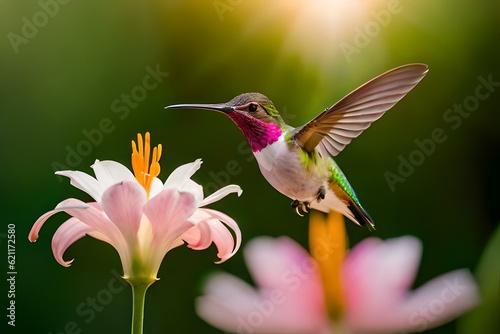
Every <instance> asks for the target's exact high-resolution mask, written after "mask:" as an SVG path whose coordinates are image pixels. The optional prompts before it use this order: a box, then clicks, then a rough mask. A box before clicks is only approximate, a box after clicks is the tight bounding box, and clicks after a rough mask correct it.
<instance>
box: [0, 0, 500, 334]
mask: <svg viewBox="0 0 500 334" xmlns="http://www.w3.org/2000/svg"><path fill="white" fill-rule="evenodd" d="M44 13H45V14H44ZM499 22H500V5H499V2H498V1H495V0H491V1H473V0H464V1H453V0H440V1H431V0H427V1H424V0H422V1H410V0H401V1H386V0H380V1H361V0H360V1H354V0H351V1H348V0H344V1H340V0H337V1H306V0H303V1H298V0H297V1H257V0H221V1H212V0H210V1H195V0H190V1H181V0H177V1H153V0H148V1H106V2H102V1H67V0H65V1H63V0H59V2H56V1H55V0H52V1H49V0H41V1H35V0H27V1H22V2H20V1H14V0H3V1H0V31H1V33H0V34H1V35H2V36H4V37H3V38H2V39H1V42H0V52H1V62H0V106H1V112H0V126H1V131H0V136H1V139H0V147H1V154H2V160H3V163H2V164H1V167H0V168H1V175H2V189H3V191H2V192H3V200H2V202H1V203H2V204H1V206H2V207H1V212H2V218H1V221H2V224H1V226H2V227H1V230H0V241H1V247H2V254H6V234H7V227H6V226H7V224H15V226H16V238H17V243H16V247H17V249H16V261H17V262H16V270H17V273H18V274H17V281H16V306H17V308H16V311H17V313H16V315H17V316H16V328H15V330H14V331H13V332H15V333H54V334H55V333H65V332H72V331H74V330H75V329H74V328H72V327H73V326H75V327H76V328H78V329H80V330H81V333H127V332H129V328H130V318H131V293H130V289H129V288H128V287H125V288H123V289H119V288H118V287H119V285H116V289H117V290H119V291H117V292H116V293H113V294H112V295H111V297H110V300H109V303H108V304H107V305H104V306H103V307H102V309H101V308H99V311H96V312H95V314H94V315H93V316H91V314H90V312H88V313H85V315H83V316H82V315H81V311H82V310H83V311H88V310H90V309H91V308H90V307H89V306H88V305H85V304H86V303H87V301H88V299H87V298H95V297H96V296H97V295H99V293H101V295H100V296H101V297H102V296H104V295H103V293H104V292H101V291H102V290H103V289H107V287H108V283H109V282H110V281H111V280H112V279H113V277H114V275H113V273H114V272H115V273H116V272H118V273H121V265H120V262H119V259H118V256H117V254H116V252H115V250H114V249H112V248H111V247H110V246H108V245H107V244H104V243H103V242H100V241H97V240H94V239H91V238H84V239H82V240H80V241H79V242H77V243H76V244H75V245H73V246H71V247H70V248H69V250H68V251H67V253H66V256H65V258H67V259H71V258H75V262H74V263H73V265H72V266H71V267H70V268H63V267H62V266H60V265H59V264H57V263H56V261H55V260H54V258H53V256H52V253H51V248H50V245H51V237H52V235H53V233H54V231H55V230H56V228H57V227H58V226H59V224H60V223H62V222H63V221H64V220H65V219H66V218H67V217H66V216H65V215H64V214H60V215H57V216H55V217H54V218H52V219H51V220H50V221H49V222H48V223H47V224H46V226H45V227H44V228H43V229H42V231H41V234H40V239H39V241H38V242H37V243H36V244H30V243H29V242H28V240H27V235H28V231H29V229H30V228H31V226H32V223H33V222H34V221H35V220H36V219H37V218H38V217H39V216H40V215H41V214H43V213H44V212H46V211H48V210H50V209H52V208H53V207H54V206H55V205H56V204H57V203H58V202H59V201H61V200H62V199H64V198H68V197H76V198H80V199H85V200H88V199H89V198H88V197H86V195H85V194H83V193H81V192H80V191H78V190H76V189H74V188H73V187H71V186H70V185H69V182H68V181H67V180H65V179H61V180H60V179H59V178H58V177H56V176H55V175H53V172H54V168H59V169H64V168H70V169H78V170H82V171H85V172H89V173H90V172H91V169H90V165H91V164H92V163H93V162H94V160H95V159H101V160H103V159H113V160H117V161H120V162H123V163H124V164H126V165H129V157H130V140H131V139H133V138H135V136H136V133H137V132H145V131H150V132H151V134H152V141H153V143H162V144H163V146H164V155H163V158H162V174H161V175H160V177H161V178H162V179H165V178H166V177H167V176H168V174H169V173H170V172H171V171H172V170H173V169H174V168H176V167H177V166H179V165H181V164H184V163H187V162H191V161H193V160H194V159H196V158H203V160H204V163H203V166H202V169H201V170H200V171H199V172H198V173H197V174H196V175H195V176H194V179H195V180H196V181H197V182H199V183H201V184H203V185H205V186H206V188H208V192H212V191H213V190H214V189H215V188H219V187H221V186H223V185H226V184H228V183H236V184H239V185H240V186H241V187H242V188H243V189H244V193H243V195H242V197H241V198H236V196H230V197H228V198H225V199H224V200H223V201H220V202H218V203H216V204H214V205H213V206H212V207H213V208H216V209H219V210H221V211H224V212H225V213H227V214H229V215H230V216H232V217H234V218H235V219H236V220H237V222H238V223H239V225H240V227H241V230H242V233H243V238H244V240H243V244H245V243H246V242H247V241H248V240H250V239H251V238H253V237H255V236H259V235H271V236H279V235H284V234H286V235H289V236H291V237H292V238H294V239H295V240H297V241H298V242H300V243H301V244H303V245H305V246H306V245H307V221H306V219H305V218H300V217H298V216H297V215H296V214H295V213H294V212H293V211H292V210H291V209H290V202H291V201H290V200H289V199H288V198H285V197H284V196H282V195H280V194H279V193H278V192H277V191H274V190H273V189H272V188H271V186H270V185H269V184H267V182H266V181H265V180H264V178H263V177H262V176H261V175H260V172H259V170H258V167H257V164H256V162H255V160H254V159H253V158H252V155H251V154H250V151H249V149H248V146H247V144H246V142H245V140H244V137H243V136H242V134H241V133H239V131H238V129H237V128H236V127H235V126H234V125H233V124H232V123H231V121H230V120H229V119H227V118H225V117H223V116H222V115H219V114H215V113H211V112H207V111H194V110H170V111H165V110H164V109H163V107H164V106H166V105H168V104H174V103H187V102H224V101H227V100H229V99H230V98H232V97H233V96H234V95H237V94H239V93H242V92H248V91H258V92H262V93H264V94H266V95H267V96H269V97H270V98H271V99H272V100H273V101H274V103H275V105H276V106H277V107H278V109H279V110H281V111H282V112H284V117H285V119H286V120H287V121H288V122H289V123H290V124H292V125H294V126H298V125H301V124H303V123H305V122H306V121H308V120H309V119H311V118H312V117H314V116H315V115H316V114H318V113H319V112H320V111H321V110H323V109H324V108H326V107H328V106H330V105H331V104H333V103H334V102H336V101H337V100H338V99H339V98H341V97H342V96H343V95H345V94H347V93H348V92H349V91H351V90H352V89H354V88H356V87H357V86H358V85H360V84H362V83H364V82H365V81H367V80H369V79H371V78H372V77H374V76H376V75H378V74H380V73H382V72H384V71H386V70H388V69H391V68H393V67H396V66H399V65H402V64H406V63H412V62H423V63H427V64H428V65H429V67H430V72H429V74H428V75H427V77H426V78H425V79H424V80H423V81H422V82H421V83H420V84H419V85H418V86H417V87H416V88H415V89H414V90H413V91H412V92H411V93H410V94H409V95H408V96H407V97H406V98H404V99H403V100H402V101H401V102H400V103H399V104H398V105H397V106H395V107H394V108H393V109H392V110H391V111H390V112H388V113H387V114H386V115H385V116H384V117H383V118H382V119H381V120H379V121H378V122H376V124H375V125H374V126H372V127H371V128H370V129H368V130H367V131H365V132H364V133H363V135H362V136H360V138H358V139H356V140H354V141H353V142H352V143H351V144H350V145H349V146H348V147H347V148H346V149H345V151H343V152H342V154H340V156H339V157H338V158H337V159H336V160H337V162H338V163H339V165H340V166H341V167H342V169H343V170H344V172H345V174H346V175H347V177H348V178H349V180H350V182H351V184H352V185H353V187H354V188H355V189H356V191H357V193H358V196H359V198H360V199H361V201H362V202H363V204H364V206H365V208H366V209H367V210H368V211H369V212H370V214H371V215H372V217H373V218H374V219H375V221H376V222H377V228H378V229H377V231H376V232H374V233H370V232H368V231H367V230H366V229H361V228H358V227H356V226H354V224H349V225H348V232H349V236H350V240H351V243H352V244H355V243H357V242H358V241H359V240H361V239H363V238H365V237H367V236H370V235H375V236H377V237H381V238H390V237H397V236H401V235H407V234H409V235H414V236H417V237H418V238H420V239H421V240H422V242H423V245H424V253H423V259H422V264H421V268H420V271H419V273H418V277H417V281H416V283H415V286H418V285H420V284H422V283H423V282H425V281H427V280H429V279H431V278H433V277H435V276H437V275H439V274H442V273H445V272H447V271H450V270H454V269H458V268H463V267H466V268H470V269H471V270H475V268H476V266H477V264H478V262H479V259H480V257H481V254H482V251H483V249H484V247H485V245H486V243H487V241H488V239H489V237H490V236H491V234H492V232H493V230H494V229H495V227H496V225H497V221H498V219H499V218H500V217H499V213H498V203H500V202H499V194H498V188H499V186H500V177H499V176H498V173H497V172H498V169H499V167H500V150H499V148H500V132H499V125H500V114H499V112H498V111H499V110H498V106H499V103H500V93H499V92H498V91H497V90H498V86H497V87H492V88H491V92H490V94H489V97H488V98H486V99H483V100H478V99H477V98H476V97H474V96H475V94H476V87H477V86H478V85H480V84H481V81H480V79H479V77H482V78H484V79H485V80H488V77H489V76H490V79H492V80H493V81H495V82H500V65H499V61H498V60H499V59H500V57H499V56H500V48H499V47H498V43H499V42H500V26H499ZM151 71H153V72H154V71H156V72H157V73H159V74H158V75H157V78H156V80H152V79H148V80H149V81H147V82H146V83H144V82H143V80H144V78H145V77H146V76H147V75H148V73H149V72H151ZM145 84H146V85H145ZM146 86H147V87H146ZM153 86H154V87H153ZM146 88H147V89H146ZM482 92H486V90H484V91H482ZM127 95H128V96H129V99H130V100H129V101H128V102H127V101H126V100H125V99H126V98H127ZM476 102H477V103H476ZM463 103H469V105H468V106H469V107H468V108H469V109H470V110H471V112H470V114H468V115H467V117H462V116H460V117H459V118H457V116H456V115H457V114H455V116H454V117H455V119H454V121H453V122H451V121H450V120H448V121H446V119H444V117H445V115H446V114H447V110H448V109H450V108H453V106H454V104H463ZM450 115H451V114H448V116H450ZM459 121H460V124H459V123H458V122H459ZM99 127H101V128H102V129H101V130H96V129H99ZM436 128H441V129H442V130H443V131H444V133H445V135H446V140H445V141H444V142H443V143H438V144H436V146H435V149H434V152H433V153H432V154H429V155H426V156H425V160H423V161H421V163H420V165H419V166H417V167H415V169H414V171H413V172H411V173H409V174H411V175H409V176H407V177H404V182H398V183H396V184H395V185H394V186H393V189H391V187H390V186H389V184H388V182H387V180H386V176H385V174H386V172H387V171H389V172H392V173H395V174H397V173H398V165H399V164H400V160H399V159H400V158H399V157H400V156H402V157H403V158H405V159H409V157H410V155H411V154H414V155H415V154H418V153H414V152H415V150H417V149H418V147H417V145H416V143H415V140H420V141H422V140H424V139H426V138H430V137H431V133H432V132H433V130H435V129H436ZM98 131H99V134H100V135H98V134H97V132H98ZM86 133H87V134H88V133H92V134H94V137H93V138H94V139H93V140H94V143H89V141H88V139H87V137H86V135H85V134H86ZM85 141H86V143H85ZM72 150H74V152H76V153H72V154H70V155H69V156H68V152H71V151H72ZM215 259H216V250H215V248H214V247H211V248H210V249H208V250H206V251H202V252H195V251H192V250H189V249H187V248H186V247H180V248H178V249H175V250H173V251H172V252H170V253H169V254H168V255H167V256H166V258H165V259H164V262H163V265H162V267H161V269H160V272H159V277H160V278H161V280H160V281H159V282H157V283H156V284H154V285H153V286H152V287H151V288H150V290H149V293H148V295H147V299H146V311H145V312H146V314H145V316H146V321H145V333H149V334H153V333H167V332H168V333H179V332H182V333H220V332H221V331H220V330H217V329H214V328H212V327H210V326H209V325H208V324H206V323H205V322H204V321H202V320H201V319H199V318H198V317H197V316H196V314H195V312H194V306H193V305H194V304H193V300H194V299H195V297H196V296H197V295H199V293H200V288H201V283H202V281H203V278H204V277H206V276H207V274H208V273H210V272H212V271H214V270H225V271H228V272H231V273H234V274H237V275H239V276H242V277H244V278H246V279H249V274H248V272H247V271H246V268H245V264H244V262H243V257H242V252H239V253H238V254H237V255H236V256H235V257H234V258H233V259H231V260H230V261H228V262H227V263H224V264H222V265H215V264H213V261H214V260H215ZM1 267H2V268H3V269H2V273H4V272H6V271H7V269H6V255H5V256H4V255H2V266H1ZM492 275H493V276H495V275H497V276H498V272H495V271H493V272H492ZM497 279H498V278H497ZM4 282H5V279H2V285H1V286H2V289H3V287H4V286H5V284H4ZM112 282H114V281H112ZM0 294H1V295H2V296H4V297H2V305H1V309H2V310H5V307H7V304H6V299H5V295H6V291H1V292H0ZM107 297H109V296H107ZM82 303H83V306H82ZM79 308H80V312H79V311H78V309H79ZM91 318H92V319H91ZM2 319H4V320H2V326H4V325H5V322H6V321H5V318H4V315H3V313H2ZM71 323H74V324H75V325H71ZM68 324H69V325H68ZM9 330H11V331H12V328H10V329H9ZM455 331H456V323H455V322H453V323H450V324H448V325H446V326H443V327H441V328H438V329H435V330H432V331H431V332H432V333H455ZM75 332H77V331H75ZM484 332H485V331H483V333H484Z"/></svg>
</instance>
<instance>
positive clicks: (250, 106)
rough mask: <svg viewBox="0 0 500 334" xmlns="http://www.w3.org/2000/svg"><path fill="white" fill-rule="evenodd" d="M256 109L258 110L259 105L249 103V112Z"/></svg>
mask: <svg viewBox="0 0 500 334" xmlns="http://www.w3.org/2000/svg"><path fill="white" fill-rule="evenodd" d="M257 109H259V105H258V104H256V103H250V105H249V106H248V111H250V112H256V111H257Z"/></svg>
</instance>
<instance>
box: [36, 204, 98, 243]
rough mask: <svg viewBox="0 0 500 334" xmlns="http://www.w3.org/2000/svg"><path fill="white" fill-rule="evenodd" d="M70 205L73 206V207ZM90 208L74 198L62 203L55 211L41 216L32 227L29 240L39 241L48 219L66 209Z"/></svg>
mask: <svg viewBox="0 0 500 334" xmlns="http://www.w3.org/2000/svg"><path fill="white" fill-rule="evenodd" d="M70 204H73V205H72V206H71V205H70ZM88 207H89V205H88V204H87V203H84V202H82V201H80V200H76V199H72V198H70V199H67V200H64V201H62V202H60V203H59V204H58V205H57V206H56V208H55V209H54V210H51V211H48V212H46V213H44V214H43V215H42V216H40V218H38V219H37V221H36V222H35V223H34V224H33V226H32V227H31V230H30V233H29V235H28V240H29V241H31V242H35V241H36V240H37V239H38V233H39V232H40V229H41V228H42V226H43V224H44V223H45V222H46V221H47V219H49V218H50V217H51V216H52V215H54V214H56V213H58V212H61V211H64V210H65V208H73V209H87V208H88Z"/></svg>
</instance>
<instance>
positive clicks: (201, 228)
mask: <svg viewBox="0 0 500 334" xmlns="http://www.w3.org/2000/svg"><path fill="white" fill-rule="evenodd" d="M190 221H191V219H190ZM180 238H181V239H182V240H184V241H185V242H186V243H187V246H188V247H189V248H191V249H194V250H202V249H207V248H208V247H210V245H211V244H212V232H211V230H210V227H209V226H208V224H207V222H206V221H200V222H199V223H197V224H196V225H195V226H193V227H191V228H190V229H189V230H187V231H186V232H184V233H183V234H182V235H181V236H180Z"/></svg>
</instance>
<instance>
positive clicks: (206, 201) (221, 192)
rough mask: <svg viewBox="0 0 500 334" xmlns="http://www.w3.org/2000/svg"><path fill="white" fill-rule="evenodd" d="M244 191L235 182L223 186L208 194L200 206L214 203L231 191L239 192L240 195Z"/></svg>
mask: <svg viewBox="0 0 500 334" xmlns="http://www.w3.org/2000/svg"><path fill="white" fill-rule="evenodd" d="M242 192H243V191H242V190H241V188H240V186H237V185H235V184H230V185H228V186H225V187H224V188H221V189H219V190H217V191H216V192H214V193H213V194H211V195H209V196H207V197H206V198H205V199H204V200H203V201H202V202H201V203H200V204H199V205H198V206H200V207H202V206H206V205H209V204H212V203H214V202H217V201H218V200H220V199H221V198H224V197H226V196H227V195H229V194H231V193H237V194H238V197H239V196H241V193H242Z"/></svg>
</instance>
